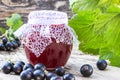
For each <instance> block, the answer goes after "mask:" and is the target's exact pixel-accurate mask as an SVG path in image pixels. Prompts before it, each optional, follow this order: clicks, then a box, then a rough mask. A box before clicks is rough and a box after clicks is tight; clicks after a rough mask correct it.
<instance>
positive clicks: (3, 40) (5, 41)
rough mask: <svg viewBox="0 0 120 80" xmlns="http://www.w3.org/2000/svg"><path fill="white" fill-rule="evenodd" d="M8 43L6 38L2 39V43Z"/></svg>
mask: <svg viewBox="0 0 120 80" xmlns="http://www.w3.org/2000/svg"><path fill="white" fill-rule="evenodd" d="M7 42H8V39H7V38H6V37H3V38H2V43H3V44H4V45H5V44H6V43H7Z"/></svg>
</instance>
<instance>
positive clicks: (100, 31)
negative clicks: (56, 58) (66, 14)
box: [69, 0, 120, 67]
mask: <svg viewBox="0 0 120 80" xmlns="http://www.w3.org/2000/svg"><path fill="white" fill-rule="evenodd" d="M71 8H72V11H73V12H75V14H74V15H73V17H72V18H71V19H70V20H69V25H70V26H71V27H72V28H73V29H74V30H75V32H76V34H77V35H78V39H79V41H80V42H81V43H80V46H79V49H80V50H82V51H84V52H87V53H96V54H98V53H99V54H100V59H109V60H110V62H111V65H113V66H119V67H120V63H118V62H117V61H118V60H119V59H120V41H119V40H120V0H76V1H74V2H73V3H72V4H71Z"/></svg>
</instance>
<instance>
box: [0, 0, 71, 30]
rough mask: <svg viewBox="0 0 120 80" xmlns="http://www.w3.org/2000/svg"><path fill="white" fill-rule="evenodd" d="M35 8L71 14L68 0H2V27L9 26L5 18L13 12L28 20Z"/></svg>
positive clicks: (0, 2) (0, 1) (0, 12)
mask: <svg viewBox="0 0 120 80" xmlns="http://www.w3.org/2000/svg"><path fill="white" fill-rule="evenodd" d="M33 10H58V11H63V12H66V13H67V14H68V17H69V18H70V16H71V11H70V9H69V1H68V0H0V27H4V28H5V29H7V28H8V27H7V26H6V24H5V19H6V18H7V17H9V16H11V15H12V14H13V13H18V14H20V15H21V16H22V19H23V21H24V22H27V16H28V14H29V12H31V11H33Z"/></svg>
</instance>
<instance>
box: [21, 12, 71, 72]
mask: <svg viewBox="0 0 120 80" xmlns="http://www.w3.org/2000/svg"><path fill="white" fill-rule="evenodd" d="M25 26H27V27H26V28H25V30H24V35H23V36H22V44H23V47H24V50H25V53H26V56H27V59H28V60H29V62H30V63H31V64H32V65H35V64H37V63H42V64H44V65H45V66H46V67H47V69H48V70H52V69H54V68H56V67H58V66H64V65H65V64H66V62H67V61H68V59H69V57H70V54H71V50H72V46H73V36H72V34H71V29H70V28H69V26H68V17H67V14H66V13H64V12H59V11H51V10H41V11H33V12H31V13H30V14H29V15H28V23H27V24H26V25H25Z"/></svg>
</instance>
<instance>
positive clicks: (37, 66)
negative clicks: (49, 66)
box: [34, 63, 46, 71]
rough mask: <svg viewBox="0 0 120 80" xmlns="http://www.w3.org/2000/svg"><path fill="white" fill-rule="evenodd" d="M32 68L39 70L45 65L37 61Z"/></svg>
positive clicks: (44, 68)
mask: <svg viewBox="0 0 120 80" xmlns="http://www.w3.org/2000/svg"><path fill="white" fill-rule="evenodd" d="M34 69H35V70H37V69H41V70H43V71H44V70H46V67H45V65H43V64H40V63H38V64H36V65H35V66H34Z"/></svg>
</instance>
